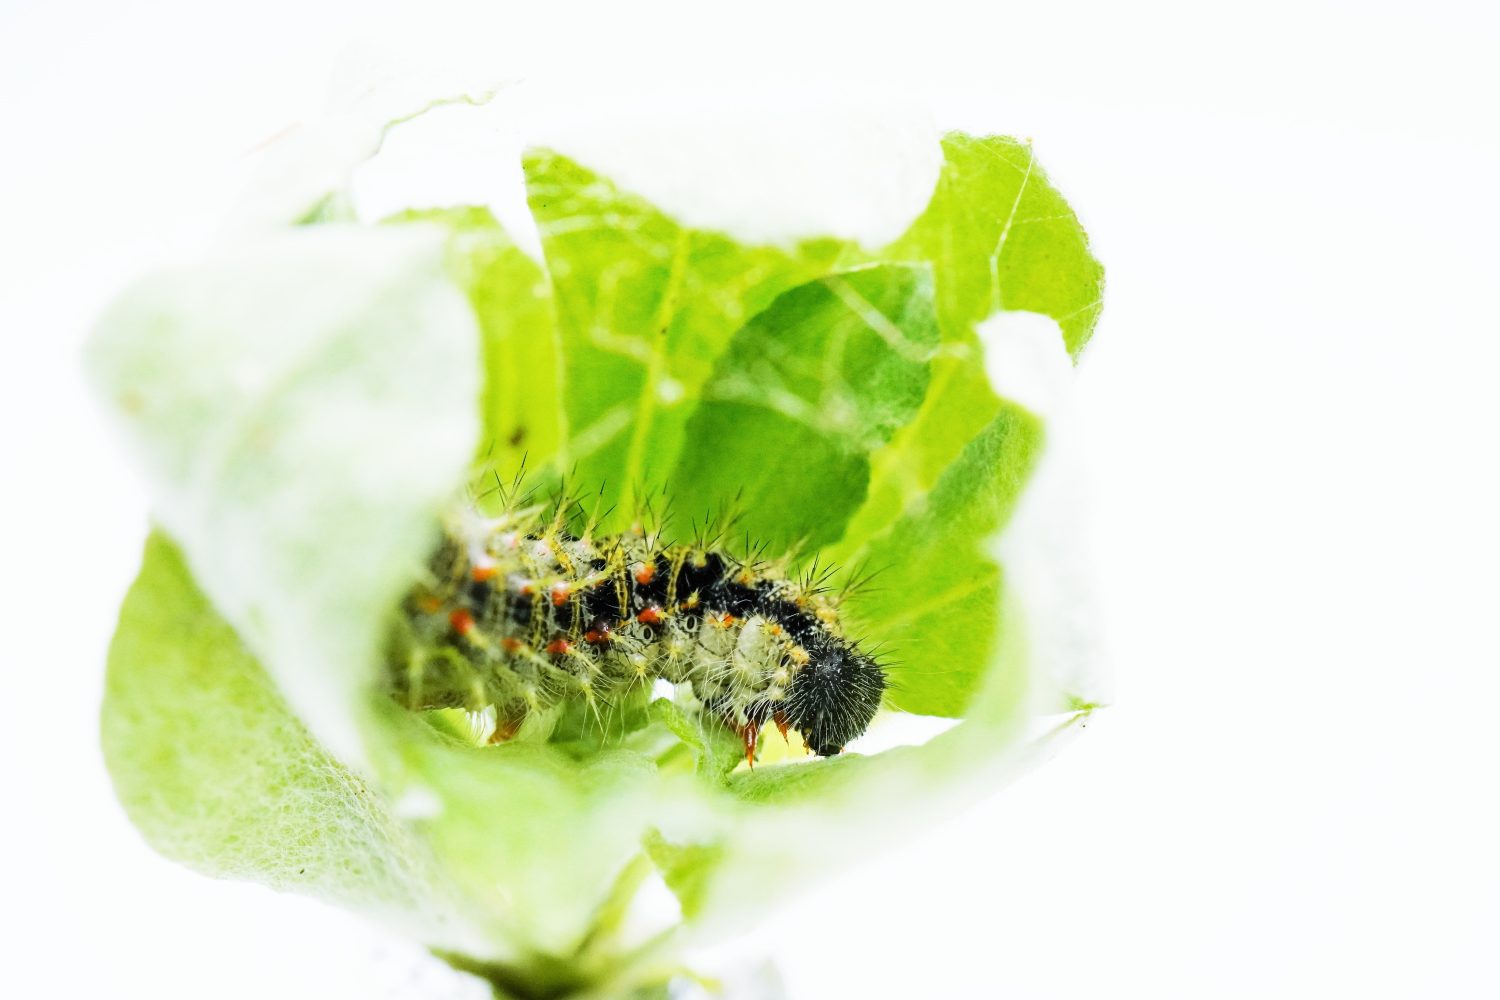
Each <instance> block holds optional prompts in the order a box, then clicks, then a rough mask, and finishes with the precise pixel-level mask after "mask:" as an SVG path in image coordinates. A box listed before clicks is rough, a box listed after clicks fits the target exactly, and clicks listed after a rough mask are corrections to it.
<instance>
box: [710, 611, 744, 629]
mask: <svg viewBox="0 0 1500 1000" xmlns="http://www.w3.org/2000/svg"><path fill="white" fill-rule="evenodd" d="M737 621H739V619H738V618H736V617H735V616H734V615H732V614H730V613H729V612H728V611H726V612H724V613H723V614H722V615H719V616H718V617H716V618H715V619H714V624H715V625H717V626H719V628H733V627H734V623H735V622H737Z"/></svg>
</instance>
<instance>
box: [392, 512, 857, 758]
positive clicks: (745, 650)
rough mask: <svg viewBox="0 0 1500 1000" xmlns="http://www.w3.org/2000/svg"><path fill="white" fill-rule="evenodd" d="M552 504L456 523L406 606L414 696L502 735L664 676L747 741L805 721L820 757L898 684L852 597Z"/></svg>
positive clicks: (396, 656)
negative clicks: (578, 526)
mask: <svg viewBox="0 0 1500 1000" xmlns="http://www.w3.org/2000/svg"><path fill="white" fill-rule="evenodd" d="M564 521H565V518H563V517H562V516H561V514H559V516H557V517H555V518H552V519H550V520H546V519H544V518H543V517H542V516H541V512H540V511H539V510H535V509H533V510H529V511H527V510H519V511H505V512H503V513H501V514H499V515H497V516H494V517H485V516H482V515H481V514H479V513H478V512H477V511H475V510H474V509H472V508H469V509H465V510H464V511H462V512H461V513H460V514H459V515H457V516H455V517H454V518H453V519H452V520H451V521H450V523H449V524H448V525H446V527H445V532H444V537H443V540H442V543H441V544H440V546H439V547H438V549H437V550H436V552H435V553H434V555H433V556H432V558H431V560H430V561H429V564H428V567H427V569H428V572H427V574H426V578H425V579H424V580H423V581H421V582H420V583H418V584H417V585H416V586H415V587H414V588H413V589H412V590H411V592H410V593H409V594H408V595H407V598H406V600H405V601H404V602H403V605H402V615H401V629H400V640H399V641H398V642H397V644H396V645H395V647H394V651H393V653H392V656H391V661H390V671H389V676H390V680H391V684H392V688H393V694H394V695H395V697H396V698H397V699H398V700H401V701H403V702H404V703H405V704H407V705H408V706H409V707H411V708H414V709H429V708H466V709H469V710H470V711H478V710H486V709H489V708H491V707H493V709H494V713H495V718H496V727H495V738H496V739H508V738H510V737H511V736H513V735H514V734H515V733H516V732H517V731H518V730H519V729H520V727H521V725H522V724H523V723H524V722H525V721H526V719H527V718H529V717H531V716H532V715H534V714H536V713H539V712H542V711H545V710H547V709H549V708H552V707H554V706H556V705H558V704H559V703H560V702H562V701H564V700H566V699H580V700H582V701H583V702H584V703H586V704H588V705H589V706H591V707H593V708H594V709H595V711H596V713H597V712H598V710H599V709H600V708H601V707H603V706H608V705H610V704H611V703H612V702H613V701H614V700H615V699H617V698H619V697H621V696H623V695H625V694H627V693H629V692H630V691H632V690H633V689H637V688H638V687H639V686H646V687H650V686H651V685H652V684H653V683H654V682H656V681H658V680H666V681H669V682H671V683H673V684H691V685H692V690H693V694H694V695H695V696H696V698H697V700H698V701H699V702H700V703H701V704H702V706H703V708H704V710H705V711H706V712H708V713H711V714H713V715H715V716H717V717H718V718H720V719H722V720H723V722H724V724H725V725H727V726H729V727H730V728H731V729H733V730H734V731H735V732H736V733H737V734H739V736H740V737H741V738H742V739H743V741H744V747H745V755H746V758H747V760H749V761H750V762H751V763H752V764H753V763H754V759H755V750H756V746H757V740H758V737H759V733H760V730H761V727H763V726H765V725H766V724H767V723H774V724H775V725H776V726H777V727H779V728H780V729H781V731H782V733H783V734H786V733H787V732H788V731H790V730H796V731H797V732H799V733H800V734H801V735H802V738H803V740H804V741H805V743H806V745H807V747H808V749H809V750H811V751H812V752H813V753H816V754H818V755H820V756H829V755H833V754H837V753H839V752H841V751H842V749H843V747H844V745H845V744H846V743H848V742H849V741H850V740H852V739H854V738H855V737H856V736H859V735H860V734H861V733H863V732H864V731H865V729H866V728H867V727H868V726H869V724H870V720H871V719H872V718H873V717H874V715H875V713H876V711H877V710H878V709H879V707H880V703H881V698H882V696H883V694H884V691H885V688H886V677H885V672H884V669H883V668H882V666H881V665H880V663H879V662H877V660H876V659H875V657H873V656H871V655H869V654H867V653H865V652H863V651H861V650H860V648H859V646H858V643H856V642H855V641H853V640H851V639H850V638H848V637H846V636H845V635H844V633H843V631H842V629H841V627H840V622H839V613H838V612H839V607H838V605H839V596H838V595H835V594H831V593H828V592H825V591H824V590H823V589H821V588H820V587H819V586H818V585H817V583H816V581H812V580H798V579H793V578H790V577H789V576H788V575H787V574H786V572H785V569H784V567H782V566H779V565H776V564H766V563H762V562H759V561H756V560H754V559H750V558H734V557H731V556H730V555H728V554H727V553H726V552H725V551H724V550H722V549H720V548H717V547H716V546H714V545H713V544H708V543H699V544H662V543H661V541H660V538H659V536H658V535H657V534H655V533H653V532H648V531H645V530H643V529H641V528H639V527H637V528H635V529H632V530H630V531H627V532H624V533H622V534H618V535H609V536H601V537H593V533H592V531H591V530H589V529H588V528H584V529H582V530H580V531H579V532H578V533H577V534H574V533H572V532H570V531H569V530H567V528H566V527H565V524H564Z"/></svg>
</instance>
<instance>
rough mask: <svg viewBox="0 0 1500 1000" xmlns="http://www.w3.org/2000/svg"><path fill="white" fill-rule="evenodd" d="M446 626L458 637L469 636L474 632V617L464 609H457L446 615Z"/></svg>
mask: <svg viewBox="0 0 1500 1000" xmlns="http://www.w3.org/2000/svg"><path fill="white" fill-rule="evenodd" d="M448 624H449V625H452V626H453V631H455V632H457V633H458V634H459V635H469V634H470V633H472V632H473V631H474V616H473V615H472V614H470V613H469V612H468V611H467V610H466V609H464V608H458V609H456V610H454V611H450V612H449V613H448Z"/></svg>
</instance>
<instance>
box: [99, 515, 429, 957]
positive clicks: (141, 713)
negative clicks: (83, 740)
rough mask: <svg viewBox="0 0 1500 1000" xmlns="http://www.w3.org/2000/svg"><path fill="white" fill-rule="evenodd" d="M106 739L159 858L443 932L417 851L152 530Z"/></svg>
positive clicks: (112, 676)
mask: <svg viewBox="0 0 1500 1000" xmlns="http://www.w3.org/2000/svg"><path fill="white" fill-rule="evenodd" d="M102 735H103V745H104V756H105V762H106V763H107V764H108V765H109V772H110V775H111V776H112V777H113V779H114V783H115V791H116V793H117V794H118V795H119V797H120V802H121V803H122V804H123V805H124V806H125V810H126V812H127V813H128V814H129V816H130V819H131V821H132V822H133V823H135V825H136V826H137V827H138V828H139V829H140V830H141V832H142V833H143V834H145V836H146V839H147V840H149V841H150V842H151V845H152V846H153V847H155V848H156V849H157V850H158V851H160V852H161V853H162V854H164V855H166V856H167V857H169V858H172V859H174V860H176V861H180V862H182V863H183V864H186V865H189V866H191V867H193V868H196V869H197V870H199V871H201V872H204V873H205V874H208V875H214V876H217V877H221V878H241V879H249V880H250V881H254V882H261V883H264V884H266V885H269V886H272V887H273V888H277V889H294V890H296V891H298V892H304V893H307V894H309V895H313V896H318V897H321V898H324V899H328V900H331V901H334V902H340V903H344V904H346V905H353V906H356V907H358V908H360V909H365V910H375V911H378V912H380V913H382V914H383V915H385V916H387V917H395V918H399V919H401V920H403V921H404V922H405V923H406V926H407V928H408V930H411V931H418V930H420V932H421V933H422V934H424V935H432V936H431V937H428V938H427V939H428V940H434V941H435V940H440V939H442V938H443V937H445V936H447V937H450V938H451V936H452V934H451V931H445V930H444V922H445V921H447V920H448V919H449V916H448V915H446V914H445V913H444V906H443V905H442V904H440V903H438V901H437V896H438V894H439V893H440V892H441V891H442V889H443V887H444V886H445V885H446V882H445V880H444V879H443V878H442V876H441V874H440V872H439V871H438V870H437V869H436V868H435V867H434V865H433V864H432V859H431V857H430V856H429V853H428V851H427V849H426V847H425V845H424V844H423V843H422V842H421V841H420V840H419V839H417V838H414V837H412V836H410V835H409V834H408V832H407V831H406V830H404V829H403V828H402V826H401V824H400V823H399V822H397V821H396V820H394V819H393V818H392V817H391V815H390V813H389V811H388V810H387V808H386V806H385V804H384V803H383V802H382V801H381V800H380V799H379V797H378V796H377V795H376V794H375V793H373V792H372V791H371V790H370V789H369V788H368V787H367V786H366V784H365V783H364V781H362V780H361V779H360V778H359V777H358V776H356V775H355V774H354V773H352V772H351V771H349V770H348V769H347V768H345V767H344V766H343V765H342V764H340V763H339V762H338V761H337V760H335V759H334V758H333V756H332V755H330V754H329V753H328V751H327V750H325V749H324V748H323V747H322V746H320V745H319V744H318V743H317V741H316V740H314V739H313V737H312V736H311V735H310V734H309V733H308V732H307V729H306V728H305V727H304V726H303V725H302V723H301V722H299V721H298V719H297V717H296V716H295V715H293V714H292V712H291V710H290V709H289V708H288V707H287V705H286V703H285V701H284V700H283V699H282V697H281V695H280V694H279V693H278V692H277V690H276V687H275V685H274V684H273V683H272V682H271V679H270V678H269V677H268V676H267V675H266V673H265V671H264V670H262V669H261V667H260V664H258V663H256V662H255V660H254V658H253V657H252V656H251V655H250V653H249V651H248V650H246V649H245V648H244V646H243V645H242V644H241V643H240V641H239V639H238V638H237V637H236V636H235V634H234V631H233V630H232V629H231V628H230V627H229V625H228V624H227V623H225V622H224V620H223V619H221V618H220V617H219V616H218V615H217V614H215V613H214V610H213V608H212V607H211V606H210V605H209V603H208V600H207V598H205V597H204V596H203V594H202V593H201V592H199V590H198V589H197V587H196V585H195V584H194V583H193V580H192V577H191V576H190V574H189V573H188V569H187V566H186V565H185V564H184V562H183V559H182V554H181V553H180V552H179V551H178V550H177V548H176V547H175V546H174V545H172V543H171V542H170V541H168V540H167V539H166V538H164V537H163V536H161V535H160V534H153V535H152V536H151V538H150V539H149V540H148V541H147V543H146V553H145V558H144V561H143V564H142V566H141V572H140V575H139V577H138V578H137V579H136V581H135V584H134V585H133V586H132V587H131V588H130V593H129V594H128V595H127V596H126V598H125V604H124V606H123V607H122V608H121V610H120V624H119V628H118V630H117V631H116V633H115V637H114V641H113V643H112V644H111V646H110V651H109V673H108V677H107V679H106V684H105V691H104V712H103V722H102Z"/></svg>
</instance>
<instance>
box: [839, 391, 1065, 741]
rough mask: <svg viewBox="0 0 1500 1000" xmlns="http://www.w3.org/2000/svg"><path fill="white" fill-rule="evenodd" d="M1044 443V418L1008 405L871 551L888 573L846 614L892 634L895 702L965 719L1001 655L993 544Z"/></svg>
mask: <svg viewBox="0 0 1500 1000" xmlns="http://www.w3.org/2000/svg"><path fill="white" fill-rule="evenodd" d="M1041 443H1042V427H1041V422H1040V421H1039V420H1037V419H1036V418H1035V417H1034V416H1032V415H1031V414H1030V413H1028V412H1027V411H1026V410H1024V409H1022V408H1021V407H1018V406H1015V405H1014V404H1006V405H1005V406H1004V407H1003V408H1002V409H1001V411H1000V415H999V416H998V417H996V418H995V420H994V421H992V422H991V423H990V425H989V427H987V428H986V429H985V430H984V432H983V433H981V434H980V435H979V436H978V437H976V438H975V439H974V440H973V441H971V442H970V443H969V444H968V446H967V447H965V448H964V450H963V453H962V454H960V455H959V457H958V460H957V461H956V462H954V463H953V465H952V466H951V467H950V468H949V469H948V470H947V472H945V473H944V474H943V477H942V478H941V479H940V480H939V481H938V484H937V486H936V488H934V489H933V491H932V493H931V494H930V495H928V496H927V497H926V498H925V501H924V502H923V503H922V504H921V505H920V506H919V507H918V508H917V509H915V510H912V511H910V512H908V513H907V514H906V515H905V516H903V517H902V518H901V519H900V520H899V521H897V522H896V523H895V524H894V525H892V526H891V527H890V528H889V529H887V531H886V532H885V533H884V534H883V535H881V536H880V537H879V538H877V539H876V540H874V541H873V542H872V543H871V544H870V545H869V546H868V547H867V548H866V549H865V553H866V556H867V558H868V559H869V560H870V567H871V569H872V570H873V571H875V572H877V573H880V574H881V577H878V578H877V579H876V581H875V583H873V584H872V585H871V586H869V587H868V588H865V589H862V590H857V591H856V592H855V593H854V594H852V595H851V596H850V599H849V604H848V608H849V614H850V617H851V619H852V620H853V621H854V622H855V623H857V625H858V626H859V627H860V628H861V629H863V630H864V631H867V632H868V633H869V634H871V635H877V636H881V637H888V641H889V643H890V648H891V652H890V658H891V660H892V666H891V668H890V677H891V690H890V693H889V696H888V700H889V701H890V702H891V703H892V704H893V705H895V706H896V707H898V708H901V709H904V710H905V711H908V712H917V713H920V714H924V715H945V716H960V715H962V714H963V713H964V710H965V708H967V706H968V703H969V700H970V698H971V697H972V695H973V692H974V690H975V688H976V687H977V685H978V684H979V683H980V681H981V679H982V678H983V676H984V674H985V671H986V670H987V669H988V668H989V666H990V664H991V663H992V662H993V661H994V659H995V651H996V649H997V648H998V642H999V638H998V631H999V629H998V614H997V610H996V609H997V608H999V606H1000V567H999V566H998V565H997V564H996V562H995V560H994V558H993V556H992V555H991V551H990V550H991V546H992V544H993V542H994V539H995V537H996V536H997V535H998V534H999V532H1000V530H1001V528H1003V527H1004V525H1005V522H1006V519H1007V518H1008V517H1009V516H1010V513H1011V511H1012V510H1013V509H1014V508H1015V505H1016V501H1017V500H1018V499H1019V497H1020V494H1021V490H1022V488H1023V487H1024V486H1025V484H1026V480H1027V477H1028V476H1029V475H1030V473H1031V469H1032V467H1033V465H1034V463H1035V461H1036V457H1037V455H1038V453H1039V451H1040V447H1041Z"/></svg>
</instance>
